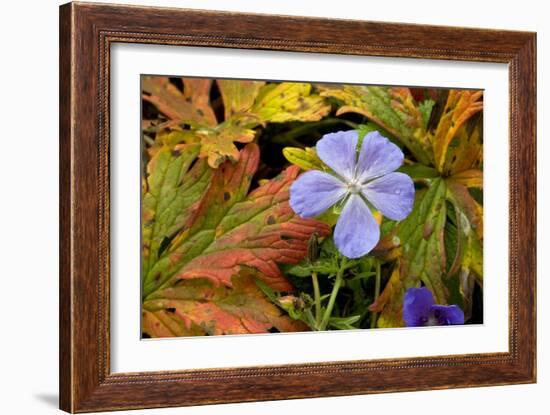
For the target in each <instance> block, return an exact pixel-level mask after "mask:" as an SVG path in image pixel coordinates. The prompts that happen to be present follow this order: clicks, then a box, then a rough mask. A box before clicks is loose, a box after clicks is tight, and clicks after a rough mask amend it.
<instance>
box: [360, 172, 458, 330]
mask: <svg viewBox="0 0 550 415" xmlns="http://www.w3.org/2000/svg"><path fill="white" fill-rule="evenodd" d="M446 191H447V186H446V183H445V181H444V180H443V179H434V180H433V181H432V182H431V185H430V186H429V188H428V189H426V190H424V191H418V192H417V194H416V199H415V205H414V208H413V211H412V212H411V214H410V215H409V216H408V217H407V218H406V219H405V220H403V221H402V222H400V223H399V224H398V225H397V226H396V227H395V228H394V230H393V231H392V232H390V234H388V235H387V236H386V237H385V238H384V239H383V240H382V241H381V245H382V246H392V245H393V247H394V250H396V251H397V252H398V254H397V256H398V258H399V259H398V261H397V262H396V265H395V267H394V270H393V272H392V276H391V278H390V280H389V282H388V283H387V284H386V286H385V287H384V290H383V292H382V294H381V295H380V296H379V297H378V299H377V300H376V302H375V303H374V304H372V305H371V306H370V307H369V309H370V310H371V311H376V312H381V315H380V317H379V319H378V326H379V327H398V326H401V325H403V322H402V318H401V313H402V310H401V307H402V302H403V294H404V292H405V290H406V289H407V288H411V287H416V286H419V285H420V282H421V281H422V282H423V283H424V285H425V286H426V287H427V288H429V289H430V290H431V291H432V293H433V294H434V298H435V300H436V302H437V303H438V304H446V302H447V298H448V291H447V289H446V287H445V284H444V282H443V277H444V276H445V274H446V252H445V242H444V230H445V223H446V216H447V211H446Z"/></svg>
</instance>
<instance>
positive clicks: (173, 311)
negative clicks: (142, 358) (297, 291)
mask: <svg viewBox="0 0 550 415" xmlns="http://www.w3.org/2000/svg"><path fill="white" fill-rule="evenodd" d="M231 287H232V288H229V287H226V286H216V285H214V284H213V283H212V282H211V281H208V280H206V279H203V278H197V279H193V280H189V281H185V282H183V283H182V284H178V285H177V286H174V287H170V288H166V289H164V290H162V291H158V292H156V293H154V294H153V295H151V296H150V298H149V299H148V300H146V301H145V302H144V303H143V314H142V332H143V333H145V334H147V335H148V336H150V337H174V336H195V335H221V334H249V333H267V332H269V331H273V330H275V331H281V332H291V331H304V330H307V327H306V326H305V325H304V324H303V323H301V322H300V321H295V320H293V319H291V318H290V317H289V316H288V315H286V313H284V312H283V311H282V310H280V309H279V308H278V307H277V306H275V305H274V304H272V303H271V302H270V301H269V299H268V298H266V296H265V295H264V294H263V293H262V291H261V290H260V288H259V287H258V286H257V285H256V283H255V280H254V274H253V273H249V272H241V273H239V274H238V275H235V276H234V277H232V279H231Z"/></svg>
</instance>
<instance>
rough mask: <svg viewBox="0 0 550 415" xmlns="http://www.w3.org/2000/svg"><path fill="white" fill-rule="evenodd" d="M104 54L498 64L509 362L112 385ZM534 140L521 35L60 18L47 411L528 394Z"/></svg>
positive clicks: (103, 14) (106, 8) (532, 349)
mask: <svg viewBox="0 0 550 415" xmlns="http://www.w3.org/2000/svg"><path fill="white" fill-rule="evenodd" d="M259 28H261V30H258V29H259ZM335 32H337V33H338V36H333V34H334V33H335ZM258 34H261V37H259V36H258ZM117 42H123V43H141V44H162V45H187V46H208V47H223V48H236V49H263V50H278V51H300V52H316V53H333V54H348V55H368V56H381V57H407V58H422V59H446V60H454V61H476V62H499V63H506V64H508V65H509V86H510V96H509V100H510V101H509V105H510V118H509V119H510V138H509V140H510V141H509V142H510V154H509V161H510V193H509V200H510V239H509V253H510V270H509V286H510V291H509V310H510V315H509V351H508V352H506V353H487V354H468V355H453V356H438V357H421V358H400V359H383V360H367V361H345V362H337V363H336V362H335V363H330V362H328V363H327V362H325V363H306V364H290V365H283V366H264V367H247V368H239V367H235V368H229V369H203V370H202V369H201V370H185V371H173V372H146V373H114V374H112V373H111V372H110V335H109V298H110V297H109V295H110V294H109V293H110V291H109V258H110V257H109V230H110V222H109V122H110V119H109V69H110V66H109V65H110V64H109V62H110V46H111V45H112V44H114V43H117ZM535 139H536V34H535V33H527V32H513V31H502V30H485V29H466V28H456V27H438V26H426V25H410V24H395V23H376V22H366V21H351V20H329V19H319V18H303V17H288V16H269V15H252V14H239V13H226V12H211V11H197V10H183V9H168V8H156V7H132V6H118V5H106V4H86V3H69V4H66V5H63V6H61V8H60V407H61V409H63V410H65V411H68V412H90V411H104V410H119V409H137V408H152V407H172V406H184V405H199V404H208V403H223V402H243V401H257V400H273V399H293V398H307V397H318V396H341V395H352V394H366V393H378V392H397V391H412V390H425V389H443V388H455V387H472V386H488V385H503V384H512V383H531V382H535V380H536V320H535V309H536V307H535V299H536V294H535V285H536V275H535V269H536V211H535V204H536V171H535V169H536V159H535V157H536V155H535V150H536V143H535Z"/></svg>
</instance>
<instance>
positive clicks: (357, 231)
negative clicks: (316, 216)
mask: <svg viewBox="0 0 550 415" xmlns="http://www.w3.org/2000/svg"><path fill="white" fill-rule="evenodd" d="M379 239H380V228H379V227H378V223H376V221H375V220H374V217H373V216H372V213H371V211H370V209H369V207H368V206H367V204H366V203H365V201H364V200H363V199H362V198H361V196H359V195H357V194H353V195H351V196H350V198H349V199H348V201H347V202H346V205H345V206H344V209H343V210H342V214H341V215H340V217H339V218H338V222H337V223H336V227H335V228H334V243H335V244H336V247H337V248H338V250H339V251H340V252H341V253H342V255H344V256H346V257H348V258H359V257H362V256H363V255H366V254H367V253H369V252H370V251H371V250H372V248H374V247H375V246H376V244H377V243H378V240H379Z"/></svg>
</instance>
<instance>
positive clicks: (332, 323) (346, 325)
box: [328, 315, 361, 330]
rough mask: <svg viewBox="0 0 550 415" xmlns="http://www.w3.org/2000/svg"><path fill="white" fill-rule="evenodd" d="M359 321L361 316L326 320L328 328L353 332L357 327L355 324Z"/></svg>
mask: <svg viewBox="0 0 550 415" xmlns="http://www.w3.org/2000/svg"><path fill="white" fill-rule="evenodd" d="M359 320H361V316H360V315H358V316H350V317H331V318H330V319H329V320H328V325H329V327H332V328H335V329H338V330H354V329H357V328H358V327H356V326H355V324H356V323H357V322H358V321H359Z"/></svg>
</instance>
